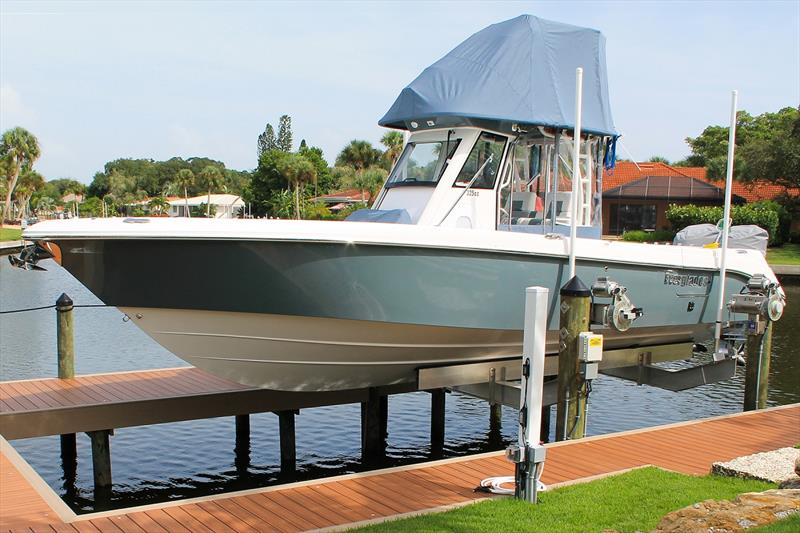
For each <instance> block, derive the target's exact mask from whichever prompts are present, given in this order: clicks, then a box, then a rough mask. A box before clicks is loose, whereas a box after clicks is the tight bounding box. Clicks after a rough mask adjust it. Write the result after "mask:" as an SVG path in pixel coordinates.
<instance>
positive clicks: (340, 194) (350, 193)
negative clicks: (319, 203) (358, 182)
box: [315, 189, 370, 202]
mask: <svg viewBox="0 0 800 533" xmlns="http://www.w3.org/2000/svg"><path fill="white" fill-rule="evenodd" d="M324 198H328V199H337V200H339V199H347V200H350V201H353V202H360V201H361V191H360V190H359V189H345V190H343V191H335V192H332V193H330V194H323V195H321V196H317V197H316V198H315V200H322V199H324ZM364 199H365V200H367V201H369V199H370V194H369V191H365V192H364Z"/></svg>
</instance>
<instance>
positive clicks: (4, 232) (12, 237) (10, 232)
mask: <svg viewBox="0 0 800 533" xmlns="http://www.w3.org/2000/svg"><path fill="white" fill-rule="evenodd" d="M21 235H22V230H21V229H11V228H0V242H2V241H18V240H20V237H21Z"/></svg>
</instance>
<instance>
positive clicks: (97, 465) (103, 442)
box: [86, 429, 111, 493]
mask: <svg viewBox="0 0 800 533" xmlns="http://www.w3.org/2000/svg"><path fill="white" fill-rule="evenodd" d="M86 434H87V435H89V438H90V439H91V441H92V470H93V473H94V489H95V492H96V493H97V492H98V491H99V492H101V493H102V492H105V491H108V490H109V489H110V488H111V448H110V446H109V442H108V438H109V436H110V435H111V430H108V429H101V430H99V431H88V432H87V433H86Z"/></svg>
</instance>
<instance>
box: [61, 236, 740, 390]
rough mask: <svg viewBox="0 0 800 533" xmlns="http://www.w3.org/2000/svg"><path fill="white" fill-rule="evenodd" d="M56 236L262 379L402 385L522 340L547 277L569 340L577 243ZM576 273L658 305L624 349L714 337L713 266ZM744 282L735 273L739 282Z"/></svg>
mask: <svg viewBox="0 0 800 533" xmlns="http://www.w3.org/2000/svg"><path fill="white" fill-rule="evenodd" d="M527 238H530V236H527ZM56 242H57V244H59V247H60V250H61V253H62V264H63V266H64V267H65V268H67V270H69V271H70V272H71V273H72V274H73V275H75V276H76V277H77V278H78V279H79V280H80V281H81V282H82V283H83V284H84V285H86V286H87V287H88V288H89V289H90V290H91V291H92V292H94V293H95V294H96V295H97V296H98V297H99V298H100V299H101V300H103V301H104V302H105V303H107V304H109V305H113V306H116V307H119V308H120V309H122V310H123V311H124V312H126V313H127V314H128V315H129V316H130V317H131V318H132V320H133V322H134V323H136V324H137V325H138V326H139V327H141V328H142V329H143V330H144V331H145V332H146V333H147V334H148V335H150V336H151V337H152V338H154V339H155V340H156V341H157V342H159V343H160V344H162V345H163V346H165V347H166V348H167V349H169V350H170V351H172V352H173V353H174V354H175V355H177V356H179V357H181V358H182V359H184V360H186V361H188V362H190V363H191V364H194V365H196V366H198V367H200V368H203V369H206V370H209V371H211V372H213V373H215V374H218V375H221V376H224V377H226V378H229V379H233V380H235V381H239V382H241V383H245V384H248V385H256V386H261V387H267V388H274V389H281V390H336V389H347V388H360V387H367V386H380V385H389V384H394V383H400V382H408V381H413V380H414V379H415V378H416V369H417V368H420V367H423V366H434V365H441V364H454V363H458V362H474V361H482V360H487V359H492V358H498V357H504V356H509V355H515V354H519V353H520V352H521V344H522V326H523V324H522V319H523V316H524V297H523V294H524V288H525V287H527V286H534V285H538V286H544V287H547V288H549V289H550V291H551V292H550V294H551V299H550V309H549V324H548V330H550V332H551V333H550V343H549V351H550V352H555V351H557V345H556V344H555V342H554V341H555V338H556V337H555V330H557V328H558V315H559V313H558V312H557V310H558V308H559V305H560V302H559V298H558V296H557V295H558V288H559V287H561V286H562V285H563V284H564V283H566V281H567V269H566V257H557V256H548V255H537V254H534V253H507V252H498V251H491V250H477V249H454V248H447V249H444V248H432V247H411V246H392V245H387V244H381V245H375V244H364V243H352V242H297V241H291V240H288V241H287V240H284V241H278V240H222V239H217V240H173V239H89V238H85V239H69V240H57V241H56ZM637 249H639V248H637ZM675 252H676V253H680V251H679V250H677V249H676V250H675ZM577 272H578V275H579V276H580V277H581V278H582V279H583V280H586V282H587V283H591V281H593V280H594V279H596V278H598V277H601V276H609V277H611V278H613V279H615V280H617V281H619V282H621V283H624V284H625V285H626V286H627V287H628V291H629V294H630V296H631V298H632V300H633V301H634V303H635V304H636V305H638V306H641V307H643V308H644V312H645V314H644V316H643V317H642V318H640V319H639V320H637V322H636V325H635V327H633V328H632V329H631V330H629V331H628V332H625V333H619V332H616V331H608V330H606V331H604V333H605V334H606V335H607V338H606V346H608V347H610V348H617V347H618V348H625V347H631V346H638V345H643V344H645V345H647V344H665V343H670V342H686V341H702V340H705V339H707V338H708V336H709V335H710V332H711V329H710V324H711V323H713V314H714V310H715V308H716V307H715V303H714V301H711V300H714V298H713V294H712V292H711V287H712V285H713V283H714V279H715V273H714V271H711V270H707V269H705V270H704V269H698V268H692V269H681V268H675V267H660V266H657V265H652V264H646V263H638V264H637V263H635V262H633V261H626V260H625V259H624V258H621V259H619V260H608V259H603V260H588V259H586V258H581V259H579V262H578V269H577ZM675 276H678V277H679V278H680V277H681V276H694V278H695V279H698V278H702V280H704V281H703V282H702V283H695V284H694V285H692V284H691V283H688V284H681V283H678V284H676V283H674V279H676V278H675ZM745 281H746V277H745V276H743V275H740V274H736V273H734V274H732V275H730V276H729V278H728V281H727V284H728V287H727V291H728V292H729V293H735V292H739V291H740V290H741V288H742V287H743V285H744V283H745Z"/></svg>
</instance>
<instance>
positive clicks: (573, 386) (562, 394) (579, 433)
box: [556, 276, 592, 441]
mask: <svg viewBox="0 0 800 533" xmlns="http://www.w3.org/2000/svg"><path fill="white" fill-rule="evenodd" d="M560 295H561V305H560V306H559V311H560V320H559V324H558V325H559V328H558V329H559V348H558V393H557V394H558V396H557V398H558V403H557V404H556V406H557V407H556V440H557V441H562V440H568V439H579V438H582V437H583V436H584V435H585V433H586V394H585V393H584V392H583V391H584V388H585V383H586V376H585V375H584V374H583V373H582V372H581V369H580V364H581V363H580V359H579V356H578V349H579V347H578V341H579V338H580V334H581V333H583V332H586V331H589V319H590V313H591V297H592V291H591V290H590V289H589V288H588V287H587V286H586V285H584V284H583V282H582V281H581V280H580V278H578V277H577V276H575V277H573V278H572V279H570V280H569V281H568V282H567V283H566V285H564V286H563V287H561V290H560Z"/></svg>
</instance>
